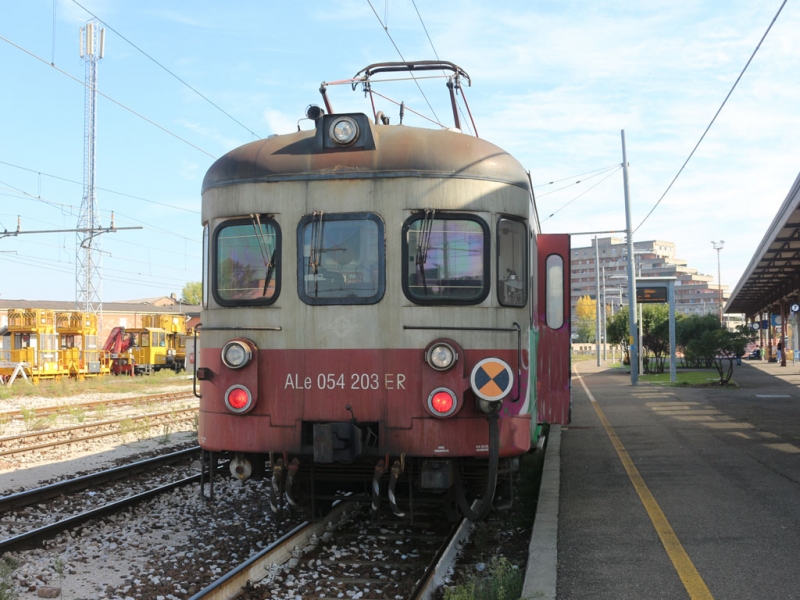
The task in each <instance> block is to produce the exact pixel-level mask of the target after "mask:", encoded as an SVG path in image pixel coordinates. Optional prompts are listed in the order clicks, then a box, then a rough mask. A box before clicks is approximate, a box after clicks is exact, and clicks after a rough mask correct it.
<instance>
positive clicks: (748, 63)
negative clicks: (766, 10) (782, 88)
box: [631, 0, 786, 233]
mask: <svg viewBox="0 0 800 600" xmlns="http://www.w3.org/2000/svg"><path fill="white" fill-rule="evenodd" d="M784 6H786V0H783V2H782V3H781V5H780V8H778V12H776V13H775V16H774V17H773V18H772V21H770V24H769V26H768V27H767V30H766V31H765V32H764V35H762V36H761V39H760V40H759V42H758V45H757V46H756V48H755V50H753V53H752V54H751V55H750V58H748V59H747V63H746V64H745V65H744V68H743V69H742V71H741V73H739V76H738V77H737V78H736V81H734V82H733V86H732V87H731V89H730V91H729V92H728V94H727V95H726V96H725V99H724V100H723V101H722V104H721V105H720V107H719V108H718V109H717V112H716V113H714V117H713V118H712V119H711V122H710V123H709V124H708V127H706V129H705V131H704V132H703V135H701V136H700V139H699V140H698V141H697V143H696V144H695V145H694V148H692V151H691V152H690V153H689V156H688V157H687V158H686V160H685V161H684V163H683V165H681V168H680V169H678V173H677V174H676V175H675V177H673V178H672V181H670V183H669V185H668V186H667V189H666V190H664V193H663V194H661V197H660V198H659V199H658V200H657V201H656V203H655V204H654V205H653V208H651V209H650V212H649V213H647V215H646V216H645V218H644V219H642V222H641V223H639V224H638V225H637V226H636V229H634V230H633V231H632V232H631V233H636V232H637V231H638V230H639V228H640V227H641V226H642V225H644V223H645V221H647V219H649V218H650V215H652V214H653V211H655V209H656V208H658V205H659V204H661V201H662V200H663V199H664V197H665V196H666V195H667V193H668V192H669V190H670V189H671V188H672V186H673V184H674V183H675V181H677V179H678V177H680V174H681V173H683V170H684V169H685V168H686V165H687V164H689V161H690V160H691V159H692V156H694V153H695V151H696V150H697V148H698V146H700V143H701V142H702V141H703V139H704V138H705V137H706V134H707V133H708V130H709V129H711V126H712V125H713V124H714V121H716V120H717V117H718V116H719V113H721V112H722V109H723V107H724V106H725V104H726V103H727V102H728V98H730V97H731V94H733V90H735V89H736V86H737V85H738V84H739V81H740V80H741V78H742V76H743V75H744V72H745V71H747V67H749V66H750V63H751V62H752V60H753V58H755V56H756V53H757V52H758V50H759V48H761V44H763V43H764V40H765V39H766V37H767V34H768V33H769V32H770V30H771V29H772V26H773V25H774V24H775V21H777V20H778V16H779V15H780V14H781V11H782V10H783V7H784Z"/></svg>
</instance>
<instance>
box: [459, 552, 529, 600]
mask: <svg viewBox="0 0 800 600" xmlns="http://www.w3.org/2000/svg"><path fill="white" fill-rule="evenodd" d="M523 583H524V580H523V577H522V571H521V569H519V568H517V567H515V566H514V565H512V564H511V563H510V562H509V561H508V560H507V559H506V558H504V557H502V556H494V557H492V560H491V561H490V562H489V565H488V568H486V569H485V570H483V571H480V572H476V573H475V576H474V577H473V578H472V580H471V581H469V582H468V583H465V584H462V585H459V586H456V587H453V588H448V589H446V590H445V592H444V598H445V600H513V599H514V598H519V597H520V594H522V585H523Z"/></svg>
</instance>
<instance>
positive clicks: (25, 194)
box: [0, 181, 200, 243]
mask: <svg viewBox="0 0 800 600" xmlns="http://www.w3.org/2000/svg"><path fill="white" fill-rule="evenodd" d="M0 184H2V185H8V186H9V187H10V188H11V189H13V190H14V191H16V192H17V193H18V194H21V196H22V198H23V199H25V200H32V201H34V202H42V203H43V204H47V205H48V206H52V207H54V208H60V209H61V210H62V211H63V210H65V209H69V213H68V214H69V215H71V216H74V215H75V213H74V212H73V209H77V208H78V207H76V206H75V205H74V204H60V203H58V202H52V201H50V200H47V199H46V198H42V197H41V196H34V195H33V194H29V193H28V192H26V191H24V190H21V189H19V188H17V187H14V186H12V185H9V184H7V183H4V182H2V181H0ZM0 189H2V188H0ZM13 197H15V198H19V197H20V196H13ZM101 212H105V213H110V214H111V213H113V214H115V215H117V216H121V217H125V218H127V219H129V220H130V221H133V222H134V223H141V224H142V225H146V226H147V227H148V229H153V230H156V231H160V232H162V233H165V234H167V235H171V236H174V237H178V238H181V239H184V240H187V241H190V242H195V243H200V241H199V240H195V239H192V238H188V237H186V236H183V235H180V234H178V233H175V232H174V231H170V230H169V229H162V228H161V227H158V226H156V225H153V224H152V223H148V222H147V221H142V220H140V219H137V218H136V217H131V216H130V215H126V214H124V213H121V212H119V211H115V210H108V209H103V210H102V211H101Z"/></svg>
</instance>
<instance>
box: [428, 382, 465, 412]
mask: <svg viewBox="0 0 800 600" xmlns="http://www.w3.org/2000/svg"><path fill="white" fill-rule="evenodd" d="M457 408H458V400H457V399H456V395H455V394H454V393H453V392H452V390H449V389H447V388H436V389H435V390H433V391H432V392H431V393H430V395H429V396H428V410H429V411H430V412H431V414H432V415H433V416H435V417H449V416H450V415H452V414H453V413H455V412H456V409H457Z"/></svg>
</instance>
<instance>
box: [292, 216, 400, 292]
mask: <svg viewBox="0 0 800 600" xmlns="http://www.w3.org/2000/svg"><path fill="white" fill-rule="evenodd" d="M297 289H298V293H299V295H300V299H301V300H302V301H303V302H305V303H306V304H312V305H324V304H375V303H377V302H379V301H380V300H381V298H383V294H384V292H385V290H386V243H385V238H384V225H383V220H382V219H381V218H380V217H379V216H378V215H376V214H374V213H341V214H335V213H334V214H328V213H323V212H314V213H313V214H310V215H306V216H305V217H303V219H301V221H300V224H299V225H298V227H297Z"/></svg>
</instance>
